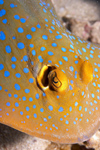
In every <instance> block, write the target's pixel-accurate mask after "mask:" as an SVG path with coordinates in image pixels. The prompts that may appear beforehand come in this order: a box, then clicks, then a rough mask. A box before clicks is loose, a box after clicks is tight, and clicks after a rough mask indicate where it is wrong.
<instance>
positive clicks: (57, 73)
mask: <svg viewBox="0 0 100 150" xmlns="http://www.w3.org/2000/svg"><path fill="white" fill-rule="evenodd" d="M48 80H49V86H50V88H52V89H53V90H55V91H58V92H61V91H64V90H65V89H66V88H67V87H68V79H67V77H66V75H65V73H64V72H62V71H61V70H59V69H54V70H52V71H51V72H50V73H49V75H48Z"/></svg>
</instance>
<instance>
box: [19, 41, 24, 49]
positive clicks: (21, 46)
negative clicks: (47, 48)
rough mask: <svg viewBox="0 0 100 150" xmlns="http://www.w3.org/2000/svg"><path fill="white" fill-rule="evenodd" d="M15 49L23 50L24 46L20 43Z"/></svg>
mask: <svg viewBox="0 0 100 150" xmlns="http://www.w3.org/2000/svg"><path fill="white" fill-rule="evenodd" d="M17 47H18V48H19V49H23V48H24V47H25V46H24V44H23V43H21V42H20V43H18V44H17Z"/></svg>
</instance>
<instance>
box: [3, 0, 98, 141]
mask: <svg viewBox="0 0 100 150" xmlns="http://www.w3.org/2000/svg"><path fill="white" fill-rule="evenodd" d="M85 60H88V61H89V62H90V63H91V65H92V67H93V80H92V81H91V82H89V83H88V84H87V85H86V84H85V83H84V82H82V79H81V77H80V68H81V64H82V62H83V61H85ZM43 64H51V65H55V66H57V68H59V69H60V70H62V71H63V72H64V73H65V74H66V76H67V78H68V88H67V89H66V90H65V91H64V92H56V91H52V90H50V89H48V90H47V91H45V92H43V91H42V90H41V89H40V88H39V87H38V86H37V83H36V77H37V74H38V72H39V70H40V69H41V67H42V66H43ZM99 120H100V47H97V46H96V45H93V44H91V43H88V42H86V41H84V40H81V39H80V38H79V37H76V36H74V35H73V34H71V33H70V32H69V31H68V30H65V29H64V28H63V27H62V25H61V24H60V22H59V20H58V18H57V16H56V13H55V11H54V8H53V7H52V4H51V2H50V0H29V1H25V0H21V1H20V2H19V0H16V1H15V0H9V1H8V0H0V122H1V123H3V124H6V125H9V126H11V127H13V128H16V129H18V130H20V131H23V132H26V133H28V134H30V135H33V136H38V137H41V138H45V139H48V140H51V141H54V142H59V143H78V142H82V141H84V140H87V139H89V138H90V137H91V136H92V135H93V134H94V133H95V132H96V131H97V129H98V127H99Z"/></svg>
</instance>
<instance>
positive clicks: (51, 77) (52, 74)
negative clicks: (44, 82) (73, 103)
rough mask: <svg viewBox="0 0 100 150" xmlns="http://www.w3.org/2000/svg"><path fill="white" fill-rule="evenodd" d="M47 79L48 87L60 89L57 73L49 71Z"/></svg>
mask: <svg viewBox="0 0 100 150" xmlns="http://www.w3.org/2000/svg"><path fill="white" fill-rule="evenodd" d="M48 78H49V85H53V86H54V87H55V88H60V87H61V85H62V83H61V82H60V80H59V79H58V77H57V73H56V71H55V70H54V71H51V72H50V73H49V75H48Z"/></svg>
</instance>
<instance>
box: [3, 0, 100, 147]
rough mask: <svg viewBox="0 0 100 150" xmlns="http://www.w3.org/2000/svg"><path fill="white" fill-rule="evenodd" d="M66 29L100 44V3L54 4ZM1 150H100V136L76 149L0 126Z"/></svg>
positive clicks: (70, 0)
mask: <svg viewBox="0 0 100 150" xmlns="http://www.w3.org/2000/svg"><path fill="white" fill-rule="evenodd" d="M52 2H53V4H54V6H55V8H56V12H57V14H58V15H59V17H60V19H61V21H62V22H63V25H64V26H65V27H66V28H68V29H69V30H70V31H71V32H73V33H75V34H76V35H77V36H80V37H81V38H83V39H85V40H89V41H91V42H95V43H100V0H98V1H97V0H52ZM0 150H100V132H99V130H98V131H97V133H96V134H95V135H94V136H93V137H91V139H90V140H88V141H86V142H84V143H81V144H73V145H66V144H64V145H62V144H57V143H52V142H50V141H48V140H43V139H39V138H36V137H32V136H30V135H27V134H25V133H22V132H20V131H17V130H15V129H12V128H10V127H8V126H6V125H3V124H0Z"/></svg>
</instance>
